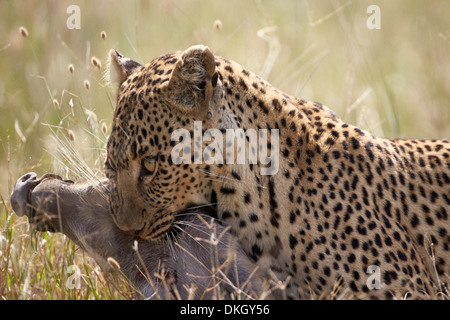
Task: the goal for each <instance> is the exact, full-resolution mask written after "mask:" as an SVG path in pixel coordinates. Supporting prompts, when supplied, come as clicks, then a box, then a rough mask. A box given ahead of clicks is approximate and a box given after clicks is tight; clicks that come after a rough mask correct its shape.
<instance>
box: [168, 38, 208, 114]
mask: <svg viewBox="0 0 450 320" xmlns="http://www.w3.org/2000/svg"><path fill="white" fill-rule="evenodd" d="M215 70H216V64H215V60H214V55H213V54H212V52H211V50H209V48H208V47H206V46H203V45H196V46H192V47H190V48H188V49H187V50H186V51H184V52H183V53H182V54H181V56H180V59H179V60H178V61H177V62H176V64H175V67H174V69H173V72H172V74H171V76H170V80H169V84H168V85H167V91H166V92H167V99H168V100H169V102H171V103H172V104H173V105H174V106H175V107H178V108H179V109H181V111H183V112H189V111H193V110H195V109H196V108H198V107H200V108H201V109H200V110H204V109H205V108H207V107H208V105H209V100H210V99H211V96H212V92H213V89H214V88H213V85H212V79H213V76H214V74H215Z"/></svg>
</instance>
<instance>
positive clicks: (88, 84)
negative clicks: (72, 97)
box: [84, 80, 91, 90]
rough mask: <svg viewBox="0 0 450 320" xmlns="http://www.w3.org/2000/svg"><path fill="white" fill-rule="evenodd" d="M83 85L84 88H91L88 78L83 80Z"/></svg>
mask: <svg viewBox="0 0 450 320" xmlns="http://www.w3.org/2000/svg"><path fill="white" fill-rule="evenodd" d="M84 87H85V88H86V90H89V89H90V88H91V83H90V82H89V80H84Z"/></svg>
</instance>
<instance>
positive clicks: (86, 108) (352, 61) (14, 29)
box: [0, 0, 450, 299]
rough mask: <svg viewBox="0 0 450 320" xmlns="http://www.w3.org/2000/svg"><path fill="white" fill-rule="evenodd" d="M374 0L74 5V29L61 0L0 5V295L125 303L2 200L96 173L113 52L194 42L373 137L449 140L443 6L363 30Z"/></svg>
mask: <svg viewBox="0 0 450 320" xmlns="http://www.w3.org/2000/svg"><path fill="white" fill-rule="evenodd" d="M376 2H377V1H375V2H374V1H366V0H363V1H346V0H326V1H320V4H319V2H318V1H311V0H305V1H296V0H295V1H294V0H292V1H287V0H286V1H271V2H269V1H262V0H261V1H239V0H232V1H215V2H210V1H199V0H196V1H171V0H164V1H148V2H147V1H128V2H126V4H125V3H124V2H116V1H98V2H96V4H95V7H89V3H90V2H88V1H81V2H77V3H79V5H80V8H81V29H80V30H69V29H68V28H67V27H66V20H67V19H68V17H69V14H67V13H66V9H67V7H68V6H69V5H70V4H72V3H71V2H70V1H57V2H50V1H39V2H37V1H35V2H30V1H24V0H17V1H2V2H0V34H2V37H1V39H0V72H1V74H2V76H1V78H0V114H2V116H1V117H0V128H1V129H0V170H1V173H2V174H1V176H2V179H1V180H0V201H1V202H0V298H1V299H124V298H125V299H128V298H130V297H131V294H132V291H133V290H132V288H130V287H129V285H127V283H126V281H120V280H116V281H111V282H107V281H106V280H105V279H104V275H103V274H102V273H101V272H100V271H99V269H98V267H97V265H96V264H95V263H93V262H92V261H91V259H90V258H88V257H87V256H86V255H85V254H84V253H82V252H79V250H76V248H75V247H74V245H73V244H72V243H71V242H70V241H68V240H67V239H66V238H65V237H63V236H61V235H53V234H48V233H41V234H32V233H31V232H30V229H29V225H28V223H27V221H26V219H24V218H18V217H17V216H15V215H14V214H13V213H12V210H11V206H10V204H9V194H10V192H11V189H12V185H13V182H14V181H15V180H16V179H17V178H18V177H19V176H20V175H22V174H24V173H26V172H29V171H36V172H37V173H38V174H42V173H44V172H48V171H53V172H58V173H60V174H61V175H63V176H66V177H68V178H72V179H75V180H85V179H91V178H92V177H98V176H100V175H101V174H102V170H101V167H102V162H103V161H102V155H103V154H104V146H105V141H106V138H107V135H108V130H109V128H110V122H111V118H112V111H113V109H114V88H111V87H110V86H108V85H107V83H106V82H105V77H104V71H105V66H106V61H105V58H106V55H107V52H108V50H109V49H110V48H116V49H118V50H120V51H121V52H122V53H124V54H125V55H127V56H130V57H132V58H134V59H136V60H137V61H139V62H142V63H144V62H147V61H149V60H150V59H152V58H153V57H155V56H158V55H160V54H164V53H168V52H173V51H176V50H182V49H184V48H187V47H189V46H190V45H192V44H196V43H203V44H206V45H208V46H209V47H210V48H211V49H212V50H213V52H214V53H215V54H218V55H222V56H225V57H228V58H230V59H233V60H236V61H238V62H240V63H241V64H243V65H245V66H246V67H247V68H248V69H250V70H252V71H254V72H256V73H258V74H260V75H262V76H264V77H265V78H266V79H268V80H269V81H270V82H271V83H272V84H273V85H275V86H276V87H278V88H280V89H282V90H284V91H286V92H288V93H291V94H294V95H297V96H301V97H302V98H304V99H308V100H314V101H320V102H322V103H324V104H326V105H328V106H330V107H331V108H332V109H333V110H334V111H335V112H336V113H337V114H338V115H339V116H341V117H342V118H343V119H344V120H346V121H348V122H351V123H353V124H356V125H358V126H360V127H362V128H364V129H368V130H370V131H372V132H373V133H375V134H377V135H380V136H385V137H414V138H424V137H427V138H449V137H450V107H449V106H450V103H449V102H450V101H449V100H450V99H449V94H448V93H449V92H450V79H449V77H450V70H449V68H450V67H449V63H448V57H449V56H450V20H449V19H448V13H449V12H450V3H448V2H445V1H422V2H416V1H409V0H398V1H395V2H389V3H388V2H380V3H379V6H380V8H381V29H380V30H369V29H368V28H367V27H366V20H367V18H368V14H367V13H366V9H367V7H368V6H369V5H371V4H377V3H376ZM52 132H53V133H54V134H53V133H52ZM52 137H53V138H52ZM55 137H57V138H56V140H57V141H55ZM56 146H59V147H58V148H57V147H56ZM74 155H76V156H74ZM71 265H76V266H79V268H80V271H81V273H82V275H83V276H82V279H84V280H82V281H81V284H80V289H77V290H73V289H69V288H68V287H67V285H66V284H67V280H68V279H69V277H70V276H71V275H72V274H73V273H70V272H69V273H68V272H67V268H68V267H69V266H71ZM111 283H113V284H111ZM281 285H282V284H281ZM330 297H338V295H334V296H333V293H332V294H331V296H330Z"/></svg>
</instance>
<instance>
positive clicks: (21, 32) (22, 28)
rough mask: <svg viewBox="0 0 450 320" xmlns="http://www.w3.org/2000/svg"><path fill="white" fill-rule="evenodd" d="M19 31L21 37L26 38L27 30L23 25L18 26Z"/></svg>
mask: <svg viewBox="0 0 450 320" xmlns="http://www.w3.org/2000/svg"><path fill="white" fill-rule="evenodd" d="M19 32H20V34H21V35H22V37H24V38H28V30H27V28H25V27H20V28H19Z"/></svg>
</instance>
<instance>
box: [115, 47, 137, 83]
mask: <svg viewBox="0 0 450 320" xmlns="http://www.w3.org/2000/svg"><path fill="white" fill-rule="evenodd" d="M109 62H110V66H109V78H110V80H115V81H116V82H117V83H118V84H119V85H120V84H122V82H124V81H125V80H126V79H127V78H128V77H129V76H130V75H131V74H133V73H134V72H135V71H136V69H138V68H140V67H142V65H141V64H139V63H138V62H136V61H134V60H131V59H130V58H127V57H124V56H123V55H122V54H121V53H120V52H119V51H117V50H114V49H111V50H110V51H109ZM111 66H113V68H114V70H115V77H112V75H111V71H112V70H111V69H112V67H111Z"/></svg>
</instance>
